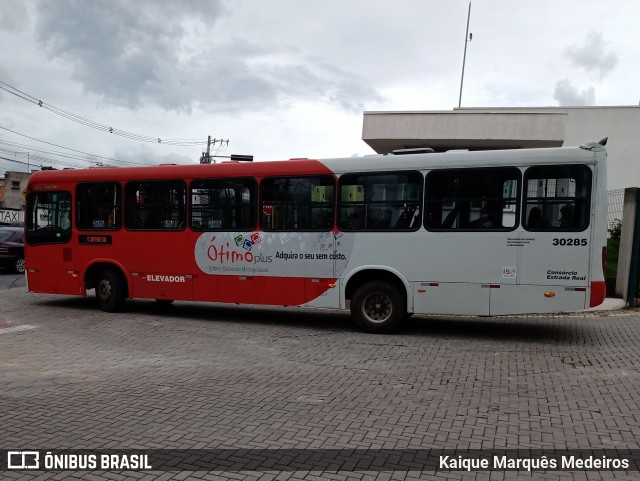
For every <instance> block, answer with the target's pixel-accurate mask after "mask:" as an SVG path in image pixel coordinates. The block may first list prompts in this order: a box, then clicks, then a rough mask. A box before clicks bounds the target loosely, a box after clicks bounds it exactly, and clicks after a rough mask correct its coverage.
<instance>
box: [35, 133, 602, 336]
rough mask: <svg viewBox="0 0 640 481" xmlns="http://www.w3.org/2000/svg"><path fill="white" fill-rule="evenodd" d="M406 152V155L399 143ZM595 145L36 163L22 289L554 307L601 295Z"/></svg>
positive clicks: (401, 309)
mask: <svg viewBox="0 0 640 481" xmlns="http://www.w3.org/2000/svg"><path fill="white" fill-rule="evenodd" d="M400 153H404V152H399V154H400ZM606 186H607V181H606V151H605V149H604V147H603V146H602V145H600V144H597V143H590V144H586V145H582V146H580V147H574V148H548V149H522V150H501V151H477V152H461V151H453V152H442V153H406V155H391V154H390V155H374V156H365V157H360V158H340V159H327V160H309V159H293V160H289V161H280V162H255V163H246V162H242V163H241V162H226V163H221V164H214V165H188V166H186V165H164V166H152V167H135V168H94V169H82V170H64V171H42V172H36V173H34V174H33V175H32V176H31V178H30V180H29V185H28V194H27V209H26V216H25V217H26V226H25V229H26V266H27V279H28V286H29V290H30V291H31V292H38V293H51V294H75V295H81V296H86V295H87V290H90V289H95V291H96V298H97V303H98V306H99V307H100V308H102V309H103V310H105V311H108V312H114V311H118V310H120V309H122V308H123V306H124V303H125V300H126V299H127V298H138V299H156V300H158V301H159V302H166V303H169V302H172V301H173V300H184V301H212V302H228V303H237V304H270V305H282V306H309V307H319V308H333V309H344V308H347V307H349V306H350V309H351V312H352V315H353V317H354V320H355V321H356V323H357V324H358V326H359V327H361V328H362V329H364V330H367V331H372V332H389V331H391V330H394V329H396V328H397V327H398V326H399V325H400V324H401V323H402V321H403V320H404V319H405V318H406V317H407V315H408V314H411V313H429V314H462V315H482V316H485V315H503V314H519V313H541V312H559V311H569V310H578V309H584V308H588V307H590V306H596V305H598V304H600V303H601V302H602V301H603V299H604V296H605V283H604V272H603V271H604V266H603V260H604V257H605V254H604V251H605V246H606V222H607V192H606Z"/></svg>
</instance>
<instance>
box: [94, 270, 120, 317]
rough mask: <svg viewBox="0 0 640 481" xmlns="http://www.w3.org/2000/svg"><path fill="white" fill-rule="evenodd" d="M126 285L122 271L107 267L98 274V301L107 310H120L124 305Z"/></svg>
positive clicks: (100, 306) (99, 305) (101, 307)
mask: <svg viewBox="0 0 640 481" xmlns="http://www.w3.org/2000/svg"><path fill="white" fill-rule="evenodd" d="M125 292H126V286H125V284H124V280H123V279H122V276H121V275H120V273H118V272H116V271H115V270H114V269H105V270H103V271H101V272H100V274H98V279H97V282H96V301H97V303H98V307H99V308H100V309H102V310H103V311H105V312H118V311H119V310H121V309H122V307H123V306H124V300H125Z"/></svg>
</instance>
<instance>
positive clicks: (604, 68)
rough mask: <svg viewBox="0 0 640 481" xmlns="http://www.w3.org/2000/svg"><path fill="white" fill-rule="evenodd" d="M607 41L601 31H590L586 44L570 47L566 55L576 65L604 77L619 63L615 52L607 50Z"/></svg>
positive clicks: (598, 76)
mask: <svg viewBox="0 0 640 481" xmlns="http://www.w3.org/2000/svg"><path fill="white" fill-rule="evenodd" d="M605 47H606V42H605V41H604V38H603V36H602V34H601V33H599V32H589V34H588V35H587V38H586V41H585V43H584V45H582V46H580V47H575V46H574V47H569V48H567V50H565V56H566V57H567V58H569V60H571V63H573V64H574V65H575V66H577V67H580V68H583V69H584V70H586V71H587V72H590V73H593V74H595V75H596V77H597V78H598V79H599V80H602V79H604V77H606V76H607V75H608V74H609V73H610V72H611V71H613V69H615V67H616V65H617V64H618V56H617V55H616V53H615V52H611V51H609V52H607V51H606V50H605Z"/></svg>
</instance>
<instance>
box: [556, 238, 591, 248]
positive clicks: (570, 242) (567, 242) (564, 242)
mask: <svg viewBox="0 0 640 481" xmlns="http://www.w3.org/2000/svg"><path fill="white" fill-rule="evenodd" d="M553 245H554V246H574V247H579V246H586V245H587V239H557V238H556V239H553Z"/></svg>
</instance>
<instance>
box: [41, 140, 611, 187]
mask: <svg viewBox="0 0 640 481" xmlns="http://www.w3.org/2000/svg"><path fill="white" fill-rule="evenodd" d="M604 152H605V149H604V147H603V146H601V145H599V144H585V145H583V146H580V147H557V148H541V149H515V150H482V151H451V152H437V153H419V154H407V155H392V154H388V155H368V156H364V157H343V158H331V159H322V160H312V159H291V160H287V161H263V162H224V163H220V164H194V165H157V166H144V167H101V168H87V169H68V170H47V171H38V172H35V173H34V174H32V175H31V177H30V179H29V184H30V185H31V184H41V183H50V182H99V181H128V180H158V179H159V180H161V179H176V178H185V179H192V178H208V177H209V178H216V177H243V176H255V177H268V176H274V175H312V174H321V173H327V171H331V172H333V173H335V174H342V173H345V172H359V171H360V172H366V171H369V170H376V171H380V170H383V171H384V170H390V171H397V170H428V169H432V168H463V167H490V166H511V165H516V166H517V165H518V164H520V163H522V164H553V163H573V162H575V163H589V162H596V161H597V157H600V158H601V159H604V157H605V156H606V153H604ZM598 154H600V155H598Z"/></svg>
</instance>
